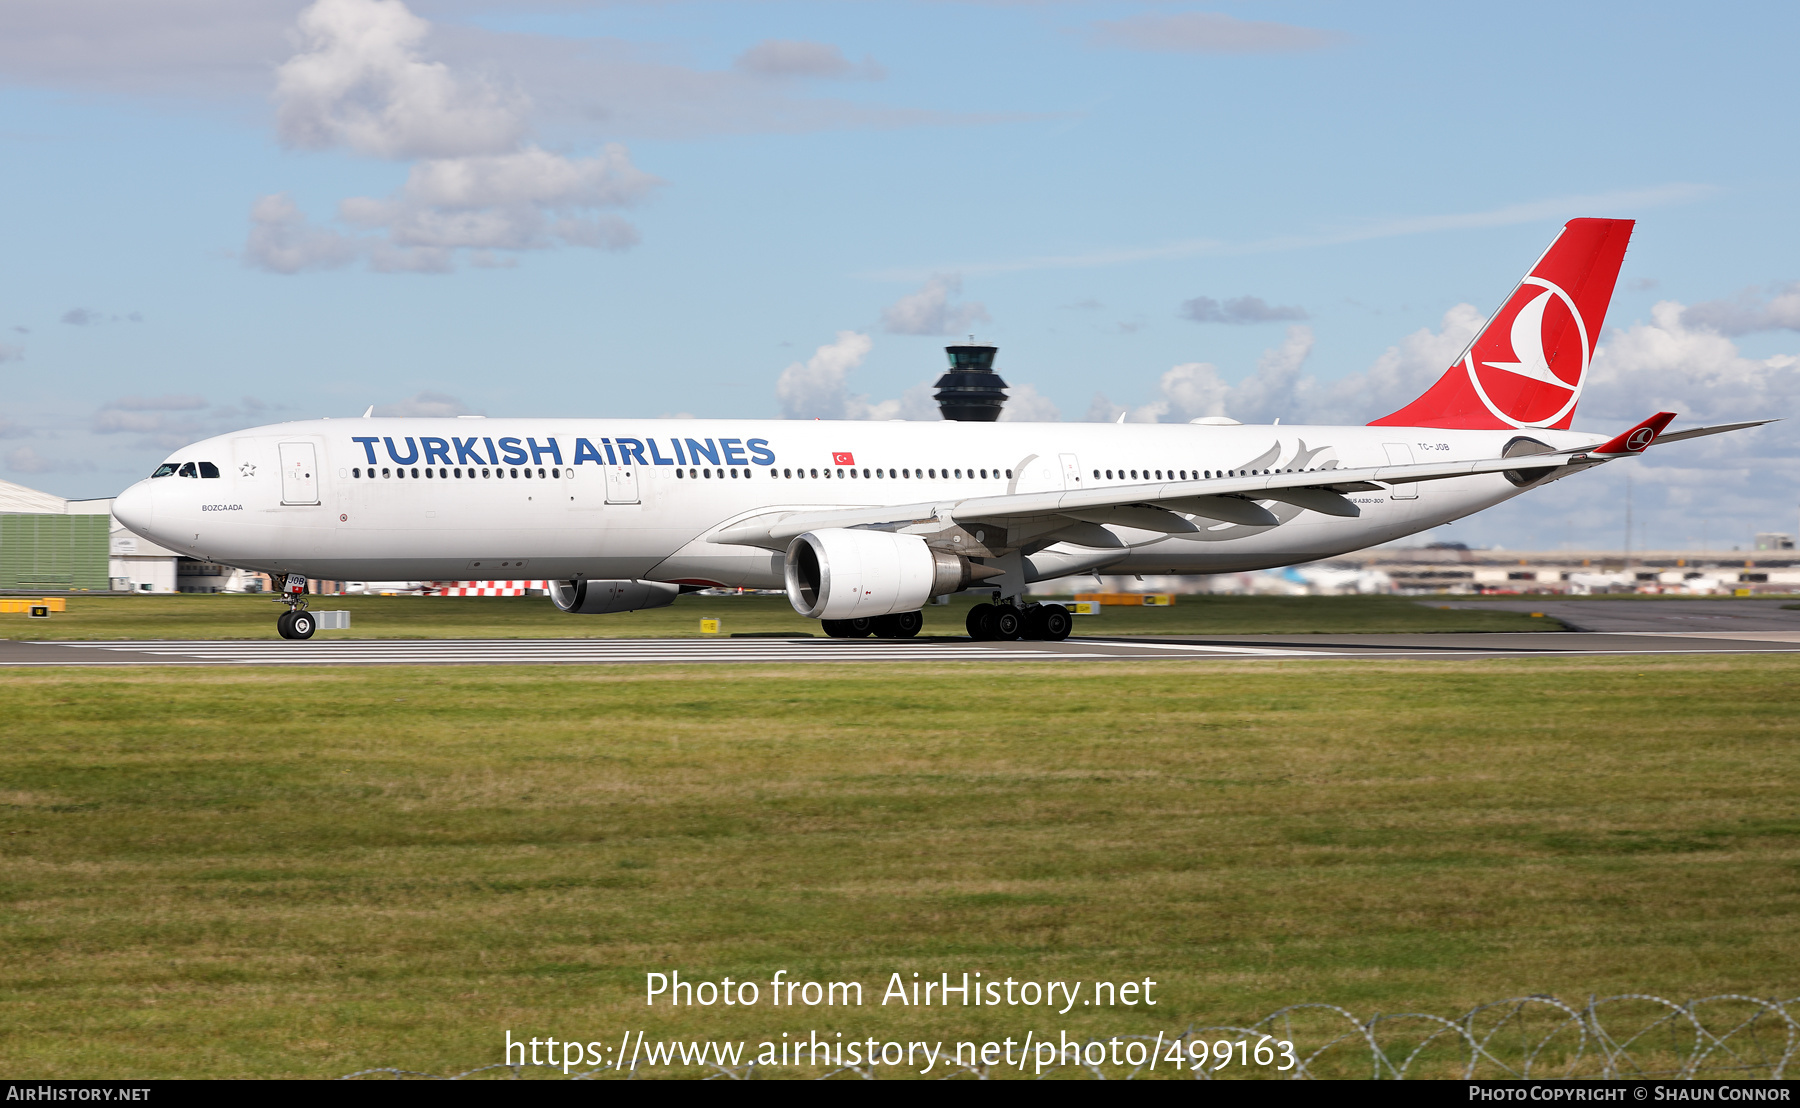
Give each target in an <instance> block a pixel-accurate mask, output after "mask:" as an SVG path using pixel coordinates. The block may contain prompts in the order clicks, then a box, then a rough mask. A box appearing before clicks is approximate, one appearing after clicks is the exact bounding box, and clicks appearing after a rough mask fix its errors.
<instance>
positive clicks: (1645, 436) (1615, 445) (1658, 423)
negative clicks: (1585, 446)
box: [1588, 412, 1675, 458]
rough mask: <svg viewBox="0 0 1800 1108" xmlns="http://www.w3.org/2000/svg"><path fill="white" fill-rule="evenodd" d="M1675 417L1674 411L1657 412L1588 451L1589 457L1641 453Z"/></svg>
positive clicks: (1617, 456)
mask: <svg viewBox="0 0 1800 1108" xmlns="http://www.w3.org/2000/svg"><path fill="white" fill-rule="evenodd" d="M1674 418H1675V413H1674V412H1657V413H1656V414H1655V415H1653V416H1651V417H1650V418H1649V419H1646V420H1645V421H1644V422H1642V423H1640V424H1638V425H1637V426H1636V427H1633V428H1632V429H1631V430H1629V431H1627V432H1625V433H1624V434H1622V435H1619V436H1618V437H1617V438H1614V439H1613V440H1612V441H1610V442H1608V443H1606V444H1605V445H1603V446H1597V447H1595V448H1594V449H1592V450H1590V451H1588V456H1589V457H1591V458H1628V457H1631V456H1632V455H1634V454H1642V453H1643V452H1644V451H1645V450H1648V449H1649V448H1650V444H1651V443H1653V442H1655V441H1656V436H1658V435H1660V434H1662V431H1663V428H1664V427H1667V426H1668V425H1669V421H1670V420H1672V419H1674Z"/></svg>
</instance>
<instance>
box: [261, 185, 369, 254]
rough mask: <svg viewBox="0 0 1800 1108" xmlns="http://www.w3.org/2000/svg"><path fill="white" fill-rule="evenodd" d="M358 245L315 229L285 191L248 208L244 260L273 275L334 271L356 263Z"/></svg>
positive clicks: (340, 235)
mask: <svg viewBox="0 0 1800 1108" xmlns="http://www.w3.org/2000/svg"><path fill="white" fill-rule="evenodd" d="M361 249H362V247H361V245H360V244H359V243H357V242H356V241H355V240H354V239H352V238H350V237H349V236H347V235H342V234H339V233H338V232H336V231H332V230H329V229H327V228H323V227H314V226H313V225H312V224H310V223H308V222H307V219H306V215H305V213H303V212H302V211H301V210H300V209H299V207H298V206H296V205H295V204H294V199H293V197H291V196H289V195H288V194H287V193H285V192H278V193H275V194H274V195H273V196H265V197H263V198H261V199H260V200H258V201H257V202H256V203H255V204H254V205H252V206H251V208H250V235H249V237H248V238H247V239H245V241H244V260H245V261H246V262H247V263H248V264H251V265H255V266H257V267H259V268H262V269H266V270H269V271H270V272H273V273H299V272H301V271H303V270H308V269H337V268H340V267H342V266H346V265H349V264H350V263H351V262H353V261H355V260H356V258H357V255H358V254H359V253H360V252H361Z"/></svg>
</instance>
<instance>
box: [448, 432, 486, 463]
mask: <svg viewBox="0 0 1800 1108" xmlns="http://www.w3.org/2000/svg"><path fill="white" fill-rule="evenodd" d="M450 441H451V442H453V443H455V444H456V461H454V462H451V463H450V464H451V465H458V466H467V465H476V466H478V465H480V464H481V455H480V454H477V453H475V440H474V439H458V438H452V439H451V440H450Z"/></svg>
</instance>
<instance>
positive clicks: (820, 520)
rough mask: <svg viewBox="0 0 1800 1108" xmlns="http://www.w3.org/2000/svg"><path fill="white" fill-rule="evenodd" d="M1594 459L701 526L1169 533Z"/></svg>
mask: <svg viewBox="0 0 1800 1108" xmlns="http://www.w3.org/2000/svg"><path fill="white" fill-rule="evenodd" d="M1595 464H1598V461H1597V460H1589V459H1588V458H1587V457H1585V455H1583V454H1581V453H1580V452H1576V451H1564V452H1557V453H1547V454H1528V455H1521V456H1518V457H1513V458H1484V459H1481V460H1478V461H1457V462H1450V461H1445V462H1421V463H1415V464H1412V465H1387V466H1370V467H1366V468H1362V469H1314V470H1299V471H1291V472H1280V473H1263V474H1256V475H1254V476H1246V477H1215V478H1212V479H1210V480H1204V481H1158V482H1155V483H1149V484H1136V485H1107V486H1105V487H1102V488H1095V489H1059V490H1056V491H1052V492H1027V493H1010V494H1007V495H1003V496H972V497H968V498H966V499H962V500H938V501H922V502H920V503H916V504H895V505H889V506H884V507H869V508H834V509H831V510H829V511H819V512H809V511H780V512H771V513H767V514H763V515H757V516H753V517H751V518H749V519H743V520H738V521H735V522H732V523H729V524H727V525H725V526H723V527H721V528H719V529H718V530H717V531H715V532H713V533H712V534H709V535H707V536H706V538H707V539H708V541H711V542H716V543H725V544H729V545H741V546H757V547H763V548H766V549H769V550H785V549H787V545H788V543H789V542H791V541H793V539H795V538H796V537H798V536H800V535H803V534H805V533H806V532H808V531H813V530H817V529H819V528H823V527H880V526H884V525H897V526H901V527H904V526H907V525H911V524H933V523H936V524H939V525H941V526H950V525H957V524H969V523H981V522H994V523H1003V522H1008V521H1013V520H1021V519H1028V518H1031V517H1051V518H1053V517H1059V516H1060V517H1066V518H1067V519H1069V520H1071V521H1081V522H1087V523H1117V524H1121V525H1123V526H1127V527H1137V528H1140V529H1144V530H1151V531H1164V532H1167V533H1171V534H1180V533H1183V532H1191V531H1197V530H1199V528H1198V527H1197V526H1196V525H1194V524H1193V523H1192V522H1190V521H1189V520H1187V519H1184V518H1183V517H1182V516H1179V515H1176V514H1175V513H1176V512H1184V513H1187V514H1190V515H1197V516H1202V517H1204V518H1207V519H1216V520H1222V521H1227V522H1232V523H1249V524H1264V525H1272V524H1274V523H1275V517H1274V516H1273V515H1272V514H1270V513H1269V511H1268V509H1266V508H1264V507H1262V506H1261V505H1259V504H1257V503H1255V502H1256V501H1258V500H1279V501H1283V502H1285V503H1292V504H1297V505H1299V506H1301V507H1304V508H1311V509H1313V510H1315V511H1322V512H1325V513H1326V514H1329V515H1340V516H1355V515H1360V514H1361V509H1359V508H1357V507H1356V505H1355V504H1354V503H1352V502H1351V501H1350V500H1348V499H1346V498H1345V497H1344V495H1343V494H1344V493H1347V492H1374V491H1377V490H1380V489H1381V488H1382V485H1380V484H1376V483H1375V482H1378V481H1379V482H1383V483H1384V484H1410V483H1412V482H1415V481H1441V480H1445V479H1447V478H1451V477H1468V476H1471V475H1473V474H1479V473H1500V472H1503V471H1505V470H1509V469H1556V468H1560V467H1564V466H1571V467H1576V468H1585V467H1586V466H1589V465H1595Z"/></svg>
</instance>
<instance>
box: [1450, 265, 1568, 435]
mask: <svg viewBox="0 0 1800 1108" xmlns="http://www.w3.org/2000/svg"><path fill="white" fill-rule="evenodd" d="M1539 290H1542V291H1539ZM1509 311H1510V312H1513V313H1514V315H1513V319H1512V326H1511V327H1508V328H1504V329H1503V328H1501V327H1496V326H1493V325H1492V324H1490V325H1489V326H1488V328H1487V330H1486V331H1484V332H1482V335H1481V338H1480V339H1478V340H1476V342H1475V343H1474V344H1473V345H1472V346H1471V347H1470V348H1469V352H1468V353H1466V354H1464V355H1463V365H1464V367H1465V368H1466V369H1467V370H1468V373H1469V383H1470V384H1471V385H1473V386H1475V395H1477V396H1479V397H1480V398H1481V402H1482V404H1484V405H1486V407H1487V410H1488V411H1490V412H1492V413H1493V414H1494V416H1495V418H1497V419H1500V420H1502V421H1504V422H1505V423H1507V424H1509V425H1511V426H1513V427H1549V426H1551V425H1552V424H1554V423H1557V422H1559V421H1561V420H1563V419H1565V418H1567V417H1568V416H1569V415H1571V414H1572V413H1573V412H1574V411H1575V405H1576V403H1577V402H1578V401H1580V399H1581V387H1582V385H1583V384H1584V383H1585V382H1586V380H1587V370H1588V361H1589V353H1588V352H1589V350H1590V349H1592V348H1591V347H1590V346H1589V344H1588V334H1587V324H1586V323H1584V322H1583V321H1582V318H1581V312H1580V311H1579V310H1578V309H1577V308H1576V307H1575V301H1574V299H1573V298H1572V297H1570V296H1569V294H1568V293H1566V292H1564V291H1563V290H1562V289H1560V288H1558V287H1557V286H1556V285H1554V284H1552V283H1551V282H1549V281H1546V280H1544V279H1543V278H1542V277H1527V278H1525V280H1524V281H1522V282H1520V284H1519V288H1518V291H1517V292H1515V293H1513V296H1512V299H1511V300H1510V301H1509V302H1508V303H1507V305H1506V307H1505V308H1502V309H1501V313H1502V315H1501V319H1499V320H1496V321H1495V322H1496V323H1498V322H1501V321H1502V320H1503V319H1504V317H1505V313H1506V312H1509ZM1534 386H1535V387H1534ZM1543 386H1548V387H1547V388H1546V387H1543Z"/></svg>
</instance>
